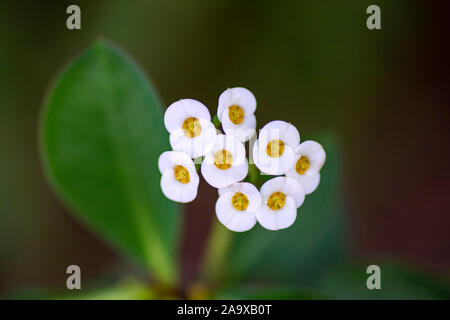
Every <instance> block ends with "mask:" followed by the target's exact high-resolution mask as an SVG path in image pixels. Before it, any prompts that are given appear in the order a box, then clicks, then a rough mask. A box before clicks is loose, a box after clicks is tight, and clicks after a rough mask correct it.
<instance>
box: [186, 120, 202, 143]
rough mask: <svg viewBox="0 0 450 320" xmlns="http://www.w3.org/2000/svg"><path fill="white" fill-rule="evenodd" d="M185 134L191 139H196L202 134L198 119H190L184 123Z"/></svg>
mask: <svg viewBox="0 0 450 320" xmlns="http://www.w3.org/2000/svg"><path fill="white" fill-rule="evenodd" d="M183 130H184V134H185V135H186V136H188V137H189V138H194V137H196V136H198V135H199V134H200V132H202V126H201V125H200V121H198V119H197V118H194V117H189V118H187V119H186V120H184V122H183Z"/></svg>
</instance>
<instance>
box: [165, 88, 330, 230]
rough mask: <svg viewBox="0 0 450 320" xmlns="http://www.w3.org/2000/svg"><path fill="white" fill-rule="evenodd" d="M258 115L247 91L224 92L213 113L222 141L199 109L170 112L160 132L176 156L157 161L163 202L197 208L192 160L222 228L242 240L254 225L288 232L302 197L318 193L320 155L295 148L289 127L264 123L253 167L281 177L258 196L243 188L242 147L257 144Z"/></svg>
mask: <svg viewBox="0 0 450 320" xmlns="http://www.w3.org/2000/svg"><path fill="white" fill-rule="evenodd" d="M255 111H256V99H255V96H254V95H253V94H252V93H251V92H250V91H249V90H247V89H245V88H232V89H227V90H225V91H224V92H223V93H222V94H221V95H220V97H219V103H218V107H217V119H218V120H219V121H220V123H221V124H222V129H223V131H224V133H225V134H223V133H222V132H221V131H219V130H217V129H216V127H215V126H214V124H213V123H212V121H211V115H210V113H209V111H208V108H207V107H206V106H205V105H203V104H202V103H200V102H199V101H196V100H192V99H183V100H180V101H177V102H175V103H173V104H171V105H170V106H169V107H168V109H167V111H166V113H165V115H164V124H165V127H166V129H167V130H168V131H169V133H170V145H171V147H172V149H173V151H166V152H164V153H162V154H161V156H160V157H159V161H158V167H159V170H160V172H161V174H162V177H161V189H162V191H163V193H164V195H165V196H166V197H167V198H169V199H171V200H173V201H177V202H182V203H186V202H190V201H192V200H194V199H195V197H196V196H197V189H198V184H199V175H198V173H197V170H196V167H195V164H194V161H193V159H194V158H195V159H196V160H197V159H200V158H203V161H202V162H201V168H200V171H201V173H202V175H203V178H204V179H205V180H206V182H207V183H208V184H210V185H211V186H213V187H215V188H217V189H218V192H219V198H218V200H217V202H216V215H217V218H218V220H219V221H220V222H221V223H222V224H223V225H224V226H225V227H227V228H228V229H230V230H232V231H237V232H243V231H248V230H250V229H251V228H253V227H254V226H255V224H256V223H257V222H259V224H260V225H261V226H263V227H264V228H266V229H269V230H279V229H284V228H287V227H289V226H291V225H292V224H293V223H294V221H295V219H296V217H297V209H298V208H299V207H300V206H301V205H302V204H303V201H304V200H305V195H308V194H310V193H312V192H313V191H314V190H315V189H316V188H317V186H318V185H319V182H320V169H321V168H322V166H323V164H324V163H325V151H324V149H323V148H322V146H321V145H320V144H319V143H317V142H315V141H304V142H302V143H300V134H299V132H298V130H297V128H296V127H295V126H293V125H292V124H290V123H287V122H284V121H280V120H275V121H271V122H269V123H268V124H266V125H265V126H264V127H263V128H262V129H261V130H260V132H259V135H258V136H257V139H256V141H254V143H253V146H252V147H249V150H251V154H252V158H250V161H251V160H253V161H254V164H255V165H256V167H257V168H258V169H259V170H260V171H261V173H263V174H266V175H273V176H278V177H273V178H271V179H269V180H267V181H266V182H265V183H264V184H263V185H262V186H261V188H260V190H258V189H257V188H256V186H255V185H254V184H252V183H249V182H246V181H244V179H246V177H247V175H248V171H249V163H248V160H247V157H246V149H245V143H246V142H247V141H250V140H252V138H256V117H255V115H254V113H255ZM250 163H251V162H250Z"/></svg>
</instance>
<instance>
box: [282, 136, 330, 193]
mask: <svg viewBox="0 0 450 320" xmlns="http://www.w3.org/2000/svg"><path fill="white" fill-rule="evenodd" d="M325 158H326V155H325V150H324V149H323V147H322V146H321V145H320V144H319V143H317V142H315V141H310V140H308V141H304V142H302V143H301V144H300V145H299V146H298V147H297V148H295V164H294V165H293V166H292V168H291V169H290V170H289V171H288V172H286V176H287V177H291V178H294V179H296V180H297V181H298V182H299V183H300V184H301V185H302V187H303V189H304V190H305V193H306V194H310V193H312V192H313V191H314V190H316V188H317V186H318V185H319V182H320V173H319V171H320V169H322V167H323V164H324V163H325Z"/></svg>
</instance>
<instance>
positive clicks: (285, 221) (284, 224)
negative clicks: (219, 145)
mask: <svg viewBox="0 0 450 320" xmlns="http://www.w3.org/2000/svg"><path fill="white" fill-rule="evenodd" d="M269 210H270V209H269ZM277 211H278V212H277V225H278V228H279V229H285V228H288V227H290V226H291V225H292V224H293V223H294V222H295V219H296V218H297V206H296V204H295V200H294V199H292V198H291V197H286V203H285V204H284V207H283V208H281V209H280V210H277Z"/></svg>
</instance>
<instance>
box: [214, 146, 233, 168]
mask: <svg viewBox="0 0 450 320" xmlns="http://www.w3.org/2000/svg"><path fill="white" fill-rule="evenodd" d="M214 164H215V165H216V167H217V168H219V169H222V170H226V169H228V168H229V167H231V165H232V164H233V156H232V155H231V153H230V152H228V151H227V150H225V149H223V150H219V151H217V152H216V153H215V154H214Z"/></svg>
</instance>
